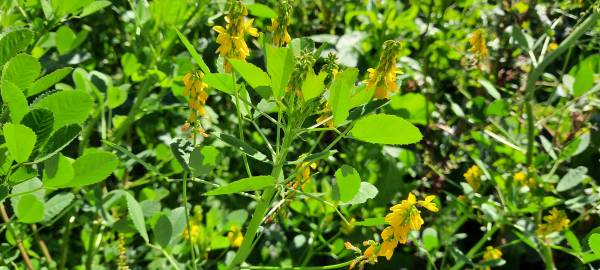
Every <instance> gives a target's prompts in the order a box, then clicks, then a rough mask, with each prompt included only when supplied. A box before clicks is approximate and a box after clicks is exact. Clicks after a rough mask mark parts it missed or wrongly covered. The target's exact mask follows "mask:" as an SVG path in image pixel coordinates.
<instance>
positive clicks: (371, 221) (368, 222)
mask: <svg viewBox="0 0 600 270" xmlns="http://www.w3.org/2000/svg"><path fill="white" fill-rule="evenodd" d="M385 224H387V222H385V218H384V217H377V218H365V220H363V221H359V222H356V226H365V227H374V226H379V225H385Z"/></svg>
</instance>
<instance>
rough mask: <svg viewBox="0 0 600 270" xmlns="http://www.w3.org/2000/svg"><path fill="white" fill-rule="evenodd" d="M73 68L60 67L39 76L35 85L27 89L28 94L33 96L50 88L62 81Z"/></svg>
mask: <svg viewBox="0 0 600 270" xmlns="http://www.w3.org/2000/svg"><path fill="white" fill-rule="evenodd" d="M72 70H73V68H71V67H66V68H60V69H57V70H55V71H52V72H51V73H49V74H46V75H45V76H43V77H41V78H39V79H38V80H37V81H35V82H34V83H33V85H31V87H29V89H27V96H28V97H31V96H34V95H37V94H39V93H41V92H43V91H44V90H46V89H48V88H50V87H51V86H53V85H55V84H56V83H58V82H60V81H61V80H62V79H63V78H65V77H66V76H67V75H69V74H70V73H71V71H72Z"/></svg>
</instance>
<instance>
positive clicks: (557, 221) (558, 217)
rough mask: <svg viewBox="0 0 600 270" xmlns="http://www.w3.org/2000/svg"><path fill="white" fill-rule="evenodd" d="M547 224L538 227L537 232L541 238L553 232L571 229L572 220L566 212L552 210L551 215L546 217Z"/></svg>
mask: <svg viewBox="0 0 600 270" xmlns="http://www.w3.org/2000/svg"><path fill="white" fill-rule="evenodd" d="M544 221H546V223H544V224H540V225H538V228H537V230H536V232H537V234H538V235H540V236H545V235H548V234H550V233H553V232H561V231H564V230H565V229H567V228H568V227H569V223H571V220H569V218H568V217H567V214H565V212H564V211H561V210H558V209H556V208H552V210H550V214H549V215H547V216H544Z"/></svg>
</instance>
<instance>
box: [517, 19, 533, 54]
mask: <svg viewBox="0 0 600 270" xmlns="http://www.w3.org/2000/svg"><path fill="white" fill-rule="evenodd" d="M512 38H514V39H515V40H516V41H517V44H518V45H519V46H520V47H521V49H523V50H525V51H529V48H531V46H532V45H533V38H532V37H531V36H529V35H526V34H525V33H523V30H522V29H521V28H520V27H519V26H518V25H513V26H512Z"/></svg>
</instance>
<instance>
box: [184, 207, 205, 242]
mask: <svg viewBox="0 0 600 270" xmlns="http://www.w3.org/2000/svg"><path fill="white" fill-rule="evenodd" d="M202 218H203V215H202V208H200V207H194V215H193V216H192V218H191V219H190V224H189V228H191V229H190V230H188V226H185V229H184V230H183V233H182V236H183V239H185V240H186V241H190V238H191V239H192V240H191V241H190V242H192V243H196V244H198V243H199V242H200V240H202V237H203V233H204V227H203V226H202Z"/></svg>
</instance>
